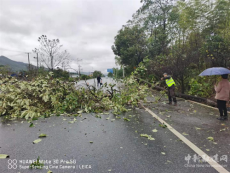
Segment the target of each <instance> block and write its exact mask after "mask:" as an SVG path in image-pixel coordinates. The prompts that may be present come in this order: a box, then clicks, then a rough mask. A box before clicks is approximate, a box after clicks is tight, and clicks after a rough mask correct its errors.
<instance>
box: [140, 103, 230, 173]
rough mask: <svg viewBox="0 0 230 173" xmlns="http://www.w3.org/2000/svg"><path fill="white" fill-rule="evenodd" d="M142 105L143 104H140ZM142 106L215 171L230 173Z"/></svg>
mask: <svg viewBox="0 0 230 173" xmlns="http://www.w3.org/2000/svg"><path fill="white" fill-rule="evenodd" d="M140 104H141V103H140ZM141 106H142V107H143V108H144V109H145V110H146V111H147V112H148V113H150V114H151V115H152V116H153V117H154V118H156V119H157V120H158V121H160V123H164V124H165V125H166V126H167V128H168V129H169V130H170V131H171V132H172V133H173V134H174V135H176V136H177V137H178V138H179V139H180V140H182V141H183V142H184V143H185V144H186V145H188V146H189V147H190V148H191V149H192V150H193V151H195V152H196V153H197V154H198V155H200V156H201V157H202V158H203V159H204V160H205V161H206V162H208V163H209V164H210V165H211V166H212V167H213V168H214V169H216V170H217V171H218V172H219V173H229V172H228V171H227V170H226V169H225V168H223V166H221V165H220V164H218V163H217V162H216V161H214V160H213V159H212V158H211V157H209V156H208V155H207V154H206V153H205V152H203V151H202V150H201V149H200V148H198V147H197V146H196V145H194V144H193V143H192V142H191V141H189V140H188V139H187V138H185V137H184V136H183V135H182V134H180V133H179V132H178V131H176V130H175V129H174V128H173V127H172V126H170V125H169V124H168V123H166V122H165V121H164V120H162V119H161V118H160V117H158V116H157V115H156V114H155V113H153V112H152V111H151V110H150V109H148V108H146V107H144V106H143V105H142V104H141Z"/></svg>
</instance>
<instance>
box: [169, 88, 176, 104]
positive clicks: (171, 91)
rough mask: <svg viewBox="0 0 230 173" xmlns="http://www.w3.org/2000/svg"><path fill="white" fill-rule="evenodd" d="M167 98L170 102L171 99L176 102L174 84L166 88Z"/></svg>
mask: <svg viewBox="0 0 230 173" xmlns="http://www.w3.org/2000/svg"><path fill="white" fill-rule="evenodd" d="M168 98H169V103H172V99H173V102H175V103H176V102H177V100H176V95H175V85H173V86H171V87H169V88H168Z"/></svg>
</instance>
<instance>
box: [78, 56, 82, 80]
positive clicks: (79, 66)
mask: <svg viewBox="0 0 230 173" xmlns="http://www.w3.org/2000/svg"><path fill="white" fill-rule="evenodd" d="M80 61H82V59H79V58H77V64H78V69H79V71H78V72H79V74H78V75H79V77H81V73H80V69H81V65H80V64H79V62H80Z"/></svg>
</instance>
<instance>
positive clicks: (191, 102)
mask: <svg viewBox="0 0 230 173" xmlns="http://www.w3.org/2000/svg"><path fill="white" fill-rule="evenodd" d="M187 101H189V102H191V103H195V104H198V105H201V106H204V107H208V108H211V109H215V110H218V108H216V107H212V106H208V105H205V104H202V103H198V102H194V101H192V100H187ZM228 113H230V111H228Z"/></svg>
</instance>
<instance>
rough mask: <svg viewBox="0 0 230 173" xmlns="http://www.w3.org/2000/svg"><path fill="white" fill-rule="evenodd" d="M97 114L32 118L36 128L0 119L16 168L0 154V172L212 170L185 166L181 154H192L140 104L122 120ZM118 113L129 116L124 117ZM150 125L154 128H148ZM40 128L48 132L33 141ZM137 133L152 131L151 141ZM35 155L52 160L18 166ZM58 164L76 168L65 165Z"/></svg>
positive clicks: (3, 142)
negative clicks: (36, 167)
mask: <svg viewBox="0 0 230 173" xmlns="http://www.w3.org/2000/svg"><path fill="white" fill-rule="evenodd" d="M130 115H131V116H132V117H130ZM100 116H101V118H97V117H95V114H83V115H82V117H77V121H75V123H73V124H69V121H72V120H73V117H63V116H60V117H56V116H54V117H50V118H48V119H39V120H37V121H35V122H34V124H35V127H29V125H30V124H29V123H27V122H23V123H21V122H11V123H7V124H8V125H7V124H1V125H0V137H1V140H0V147H1V148H0V153H2V154H8V155H10V159H16V160H17V168H16V169H15V170H14V169H8V166H9V164H8V161H9V159H1V160H0V172H1V173H8V172H9V173H11V172H21V173H23V172H47V171H48V170H46V169H45V168H46V167H49V168H50V170H52V171H53V172H55V173H56V172H57V173H65V172H94V173H103V172H116V173H140V172H145V173H153V172H156V173H158V172H165V173H174V172H178V173H179V172H181V173H187V172H188V173H190V172H197V173H214V172H216V171H215V170H214V169H213V168H187V167H186V166H185V165H186V163H187V161H186V160H185V156H187V155H188V154H191V155H193V154H195V153H194V152H193V151H192V150H191V149H190V148H189V147H187V146H186V145H185V144H183V143H182V142H181V141H179V140H178V138H177V137H175V136H174V135H173V134H172V133H171V132H169V130H168V129H167V128H161V127H159V125H158V122H157V121H156V120H155V119H153V118H152V117H151V116H150V115H149V114H148V113H147V112H146V111H144V110H143V109H134V110H132V111H130V112H127V113H126V114H124V115H122V116H120V117H121V119H117V118H115V116H114V115H112V114H109V115H105V114H103V115H101V114H100ZM123 117H127V118H129V119H130V121H124V120H123V119H122V118H123ZM107 118H109V120H108V119H107ZM63 119H64V120H63ZM113 119H115V120H113ZM9 124H10V125H9ZM155 128H156V129H157V130H158V131H157V132H156V133H153V132H152V130H153V129H155ZM40 133H45V134H47V135H48V136H47V137H46V138H43V139H42V141H41V142H39V143H37V144H33V143H32V142H33V141H34V140H35V139H37V138H38V136H39V134H40ZM140 134H148V135H152V137H153V138H155V140H148V139H147V138H144V137H140ZM90 141H92V142H93V143H90ZM161 152H164V153H165V155H163V154H162V153H161ZM38 156H40V159H42V160H49V161H51V164H45V168H43V169H42V170H29V169H28V168H26V167H23V166H28V165H29V164H23V163H20V160H32V159H36V158H37V157H38ZM56 159H58V160H59V163H58V164H57V166H58V169H56V168H54V167H52V165H55V164H54V160H56ZM71 159H72V160H76V163H74V164H65V163H63V160H65V161H66V160H68V161H70V160H71ZM60 162H61V163H60ZM61 165H62V166H61ZM79 165H81V166H80V167H82V165H90V167H91V168H90V169H80V168H79ZM63 166H75V167H76V168H73V167H72V168H68V169H67V168H63ZM85 167H86V166H85ZM88 167H89V166H88Z"/></svg>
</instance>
